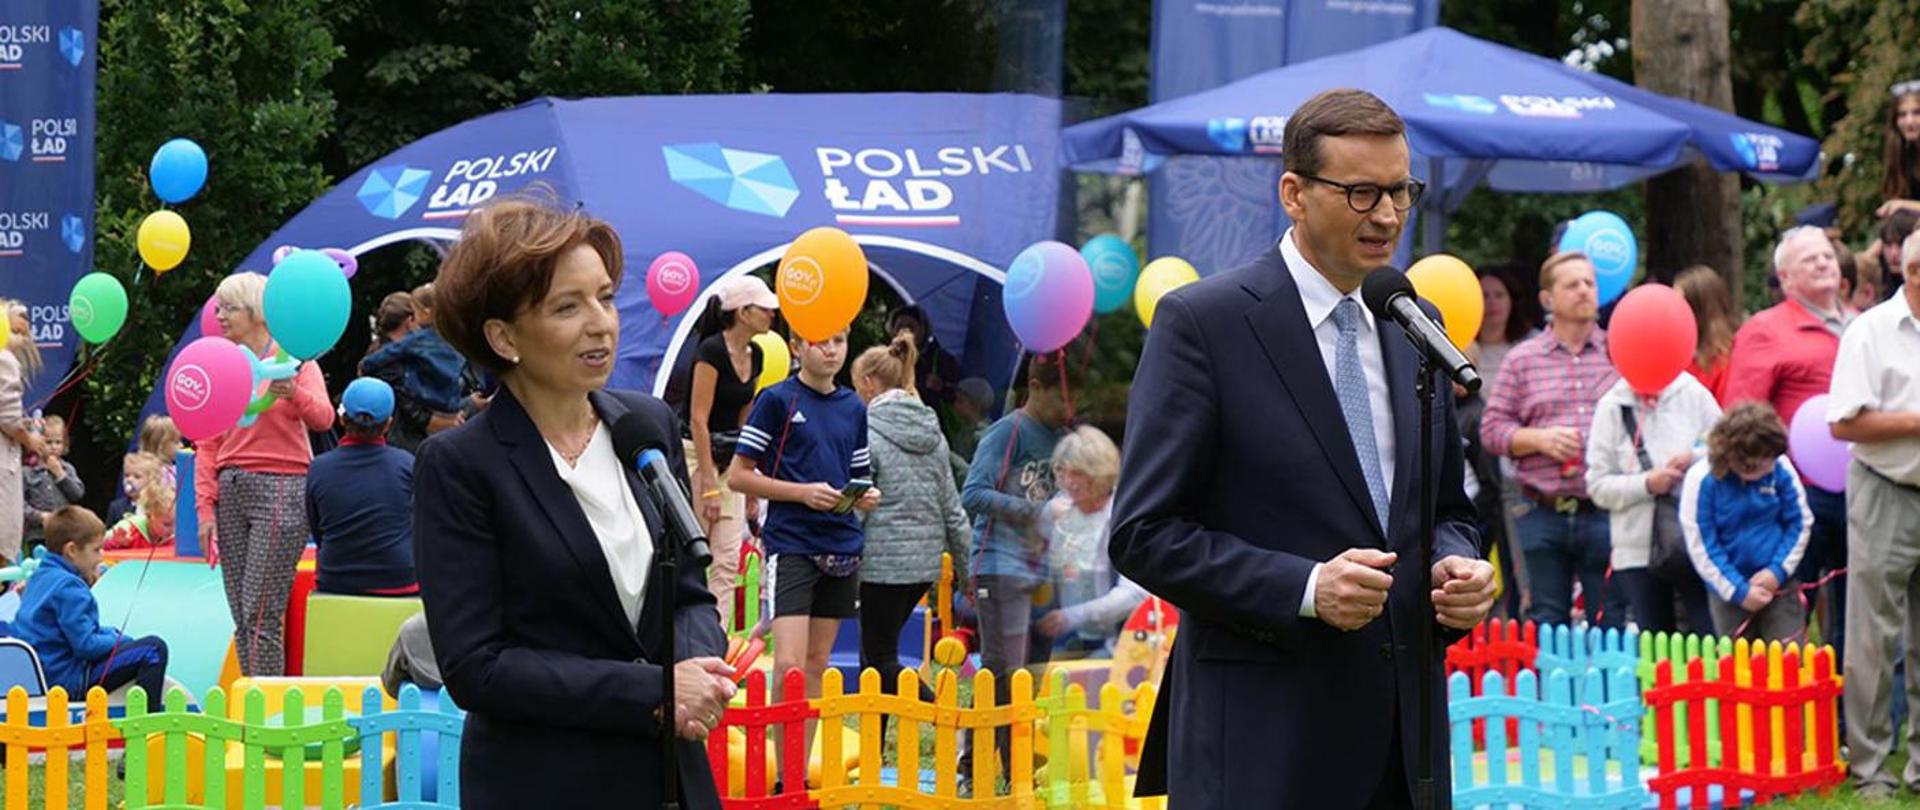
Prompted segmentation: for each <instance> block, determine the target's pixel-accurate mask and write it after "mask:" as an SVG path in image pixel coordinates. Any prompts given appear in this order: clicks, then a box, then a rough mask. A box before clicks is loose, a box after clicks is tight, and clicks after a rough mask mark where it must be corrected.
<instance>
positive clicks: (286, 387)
mask: <svg viewBox="0 0 1920 810" xmlns="http://www.w3.org/2000/svg"><path fill="white" fill-rule="evenodd" d="M298 390H300V388H299V386H297V385H295V384H294V382H293V378H292V377H288V378H286V379H284V380H274V381H273V382H270V383H267V393H269V394H272V395H274V397H275V398H277V399H285V400H292V399H293V395H294V392H296V391H298Z"/></svg>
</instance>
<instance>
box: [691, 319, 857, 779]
mask: <svg viewBox="0 0 1920 810" xmlns="http://www.w3.org/2000/svg"><path fill="white" fill-rule="evenodd" d="M792 345H793V354H794V356H795V357H797V358H799V360H800V373H799V374H798V375H796V376H795V377H793V378H792V379H788V380H786V381H783V382H781V383H779V384H776V385H773V386H771V387H769V388H767V389H766V390H765V391H762V392H761V393H760V395H759V396H758V397H756V398H755V399H754V403H753V410H752V412H751V413H750V414H749V415H748V416H747V422H746V424H744V425H742V426H741V427H740V445H739V449H738V450H737V451H736V452H735V453H734V457H733V464H732V465H731V467H730V468H729V469H728V470H727V483H728V485H729V486H730V487H731V488H732V489H733V490H734V491H735V492H740V493H743V494H745V495H747V496H748V497H751V498H764V499H766V501H767V504H768V505H767V520H766V526H765V528H763V529H762V530H761V537H762V542H763V544H764V545H765V547H766V551H767V554H768V557H767V567H766V570H767V574H768V577H767V583H768V584H767V586H766V587H767V590H769V591H771V592H772V593H773V641H774V671H775V672H776V673H784V672H787V671H788V670H790V669H793V668H796V667H797V668H799V669H800V670H801V672H803V673H805V675H806V684H807V697H809V698H812V697H817V696H818V695H819V693H820V675H821V673H822V672H825V671H826V668H827V656H828V655H829V654H830V653H831V652H832V651H833V640H834V636H835V635H836V634H837V632H838V631H839V628H840V622H841V620H842V619H849V618H853V617H854V616H855V615H856V612H855V606H856V596H857V595H858V593H859V588H860V578H859V575H858V571H859V566H860V554H861V551H862V548H863V546H864V536H863V534H862V532H861V528H860V518H859V517H858V516H856V515H854V514H853V513H852V510H851V509H848V510H846V511H840V509H841V505H842V503H843V502H844V501H846V500H849V496H853V497H857V500H854V501H853V508H856V509H859V510H860V511H863V512H865V511H872V510H873V508H874V507H875V506H878V505H879V503H880V491H879V490H877V489H873V488H872V487H871V486H870V485H869V486H868V488H867V489H865V491H864V492H860V493H859V494H857V495H855V492H854V489H855V488H852V487H849V484H851V483H853V482H854V481H855V479H867V480H869V481H870V479H869V476H871V475H872V464H871V463H870V462H869V460H868V457H867V408H866V406H865V405H864V404H862V403H861V401H860V397H859V395H857V394H855V393H854V391H853V390H852V389H850V388H841V387H839V386H838V385H837V384H835V383H834V379H833V378H834V375H836V374H838V373H840V368H841V366H843V365H845V364H846V361H847V332H846V330H844V329H843V330H841V331H840V332H839V333H838V334H835V335H834V336H832V337H831V338H828V339H827V340H824V341H820V342H818V343H816V342H813V341H808V340H802V339H800V338H797V337H796V338H794V339H793V344H792ZM798 697H799V696H797V695H784V694H783V695H781V696H780V697H779V698H778V699H779V700H794V699H797V698H798ZM783 733H784V732H783ZM805 735H806V736H805V740H806V744H807V745H810V744H811V743H812V740H813V730H812V728H811V726H809V727H807V729H806V731H805ZM776 750H778V751H779V752H780V754H781V756H782V757H783V758H784V756H785V752H786V746H785V744H784V740H783V741H782V745H781V746H780V748H778V749H776ZM802 750H807V749H806V747H805V746H803V747H802ZM795 789H797V788H795Z"/></svg>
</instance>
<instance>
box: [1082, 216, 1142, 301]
mask: <svg viewBox="0 0 1920 810" xmlns="http://www.w3.org/2000/svg"><path fill="white" fill-rule="evenodd" d="M1080 256H1081V258H1084V259H1086V260H1087V270H1089V271H1090V272H1092V273H1093V311H1094V312H1098V313H1100V314H1102V315H1105V314H1106V313H1109V312H1113V311H1115V310H1118V309H1119V308H1121V307H1124V306H1126V305H1127V301H1128V300H1130V299H1132V298H1133V285H1134V282H1136V281H1138V280H1139V279H1140V256H1139V255H1138V254H1136V253H1134V252H1133V246H1132V245H1129V244H1127V240H1125V239H1121V238H1120V237H1119V235H1117V234H1111V233H1103V234H1100V235H1099V236H1096V237H1094V238H1092V239H1088V240H1087V243H1086V244H1085V245H1081V246H1080Z"/></svg>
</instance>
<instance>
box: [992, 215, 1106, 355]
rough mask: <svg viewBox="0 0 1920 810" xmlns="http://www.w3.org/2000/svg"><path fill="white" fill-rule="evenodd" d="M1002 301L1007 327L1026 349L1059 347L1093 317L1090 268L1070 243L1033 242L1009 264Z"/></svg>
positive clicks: (1052, 348)
mask: <svg viewBox="0 0 1920 810" xmlns="http://www.w3.org/2000/svg"><path fill="white" fill-rule="evenodd" d="M1001 303H1002V304H1003V305H1004V306H1005V308H1006V312H1007V325H1009V326H1011V327H1013V334H1014V336H1015V337H1018V338H1019V339H1020V342H1021V343H1023V344H1025V345H1026V347H1027V349H1028V350H1029V351H1035V352H1042V353H1044V352H1051V351H1057V350H1059V349H1060V348H1061V347H1064V346H1066V345H1067V344H1068V343H1071V342H1073V339H1074V338H1075V337H1076V336H1078V335H1079V334H1080V330H1081V329H1083V328H1085V327H1086V325H1087V319H1088V318H1091V317H1093V272H1092V271H1090V270H1088V269H1087V260H1086V258H1085V257H1083V256H1081V255H1080V251H1078V250H1074V249H1073V248H1072V247H1071V246H1069V245H1065V244H1061V243H1059V242H1051V241H1049V242H1036V243H1034V244H1033V245H1032V246H1030V247H1028V248H1027V249H1026V250H1023V251H1020V255H1018V256H1015V257H1014V258H1013V264H1012V265H1011V266H1009V267H1008V268H1007V283H1006V290H1005V292H1004V294H1003V295H1002V296H1001Z"/></svg>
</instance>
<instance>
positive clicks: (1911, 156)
mask: <svg viewBox="0 0 1920 810" xmlns="http://www.w3.org/2000/svg"><path fill="white" fill-rule="evenodd" d="M1885 138H1886V146H1885V147H1884V149H1885V151H1884V152H1883V155H1884V157H1883V158H1882V162H1883V163H1885V164H1886V165H1885V167H1884V168H1885V171H1886V178H1885V179H1884V180H1882V181H1881V183H1880V196H1881V197H1882V198H1883V199H1885V202H1883V203H1881V205H1880V208H1879V210H1877V211H1874V212H1873V213H1874V216H1876V217H1879V218H1881V219H1886V218H1887V217H1890V216H1893V212H1895V211H1899V210H1908V211H1915V212H1920V79H1912V80H1909V81H1904V82H1901V83H1899V84H1896V85H1894V86H1893V110H1892V114H1891V115H1889V116H1887V131H1886V135H1885ZM1889 275H1893V276H1897V275H1899V272H1898V271H1897V270H1895V271H1893V272H1891V273H1890V274H1889Z"/></svg>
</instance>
